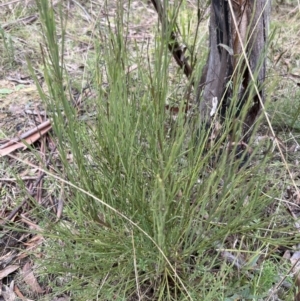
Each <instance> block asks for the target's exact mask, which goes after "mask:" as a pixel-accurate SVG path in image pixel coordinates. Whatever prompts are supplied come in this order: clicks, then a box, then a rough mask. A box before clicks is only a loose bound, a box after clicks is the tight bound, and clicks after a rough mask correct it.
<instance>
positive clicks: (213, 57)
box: [197, 0, 271, 141]
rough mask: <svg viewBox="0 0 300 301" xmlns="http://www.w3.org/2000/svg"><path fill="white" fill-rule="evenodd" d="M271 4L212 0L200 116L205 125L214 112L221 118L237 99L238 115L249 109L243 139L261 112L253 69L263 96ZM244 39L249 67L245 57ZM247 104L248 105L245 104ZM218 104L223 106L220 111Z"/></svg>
mask: <svg viewBox="0 0 300 301" xmlns="http://www.w3.org/2000/svg"><path fill="white" fill-rule="evenodd" d="M270 6H271V5H270V0H212V3H211V16H210V26H209V47H210V52H209V55H208V58H207V63H206V66H205V68H204V71H203V74H202V78H201V81H200V83H199V86H198V91H197V100H198V101H199V102H200V104H199V106H200V115H201V119H202V121H203V122H204V123H205V124H206V125H208V124H210V123H211V121H212V119H213V118H215V117H216V116H215V114H218V115H219V116H220V117H221V119H222V117H223V118H224V117H225V115H226V110H227V109H228V107H229V106H230V102H231V101H232V100H233V99H236V103H235V104H234V105H235V106H236V108H237V115H239V114H238V112H240V111H241V110H242V109H243V107H244V108H245V109H246V108H247V113H246V117H245V119H244V120H243V125H244V129H243V132H244V133H243V134H244V135H245V137H246V138H245V139H244V141H245V140H247V137H249V128H250V127H251V125H253V123H254V121H255V119H256V117H257V115H258V113H259V111H260V101H259V97H258V95H257V93H256V92H255V90H253V80H252V78H251V74H250V70H251V72H252V73H253V74H254V75H255V80H256V84H257V86H258V88H259V94H260V96H261V98H262V99H264V89H263V82H264V79H265V74H266V55H265V53H266V52H265V51H266V44H267V36H268V24H269V17H270ZM241 42H242V45H244V49H245V51H246V54H247V58H248V61H249V64H250V70H249V68H248V65H247V64H246V61H245V59H244V55H243V51H242V45H241ZM234 96H236V97H234ZM248 101H249V102H251V103H247V102H248ZM246 103H247V104H249V105H248V106H245V104H246ZM217 107H218V108H220V110H219V111H218V112H216V108H217Z"/></svg>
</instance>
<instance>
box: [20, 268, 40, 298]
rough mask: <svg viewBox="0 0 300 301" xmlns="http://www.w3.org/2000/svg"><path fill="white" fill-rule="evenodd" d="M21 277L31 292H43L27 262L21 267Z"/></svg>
mask: <svg viewBox="0 0 300 301" xmlns="http://www.w3.org/2000/svg"><path fill="white" fill-rule="evenodd" d="M23 279H24V281H25V283H26V284H27V285H29V286H30V288H31V289H32V291H33V292H35V293H38V294H42V293H44V290H43V289H42V288H41V286H40V285H39V283H38V282H37V280H36V278H35V276H34V274H33V272H32V270H31V265H30V263H29V262H27V263H26V264H25V265H24V267H23Z"/></svg>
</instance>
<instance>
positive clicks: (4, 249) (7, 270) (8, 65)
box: [0, 0, 300, 301]
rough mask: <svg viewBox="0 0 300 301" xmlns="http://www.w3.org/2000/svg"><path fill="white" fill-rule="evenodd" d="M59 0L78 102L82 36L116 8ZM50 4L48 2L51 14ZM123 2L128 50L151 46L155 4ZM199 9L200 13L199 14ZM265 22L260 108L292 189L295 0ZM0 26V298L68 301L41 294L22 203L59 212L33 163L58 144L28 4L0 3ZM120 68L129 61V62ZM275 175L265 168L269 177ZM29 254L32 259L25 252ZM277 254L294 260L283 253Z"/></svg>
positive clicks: (296, 142)
mask: <svg viewBox="0 0 300 301" xmlns="http://www.w3.org/2000/svg"><path fill="white" fill-rule="evenodd" d="M65 2H66V4H63V9H64V10H65V11H68V19H67V23H68V24H67V32H66V39H65V62H64V63H65V67H66V69H67V71H68V73H69V75H70V77H72V79H73V83H72V85H73V87H72V88H73V92H72V93H73V96H74V99H76V101H77V102H78V101H79V102H80V99H91V98H92V97H93V90H90V89H85V90H84V89H82V88H84V87H87V86H88V85H87V83H88V82H89V78H90V77H91V74H90V70H91V68H90V67H91V66H92V65H93V59H92V58H93V55H94V54H93V50H94V49H95V47H98V46H97V45H95V44H93V42H92V41H93V40H92V39H91V35H93V34H94V31H95V26H96V25H95V24H97V26H99V27H100V29H101V30H102V29H103V30H105V28H106V27H108V26H113V21H112V20H113V18H114V15H115V14H116V10H117V5H116V3H115V1H110V2H109V4H107V5H108V6H109V7H107V6H106V7H105V8H104V3H102V2H103V1H101V0H96V1H87V3H88V4H84V1H65ZM184 2H185V1H184ZM59 3H60V1H53V5H54V7H55V10H56V12H57V13H59V9H58V7H59ZM196 3H197V1H186V2H185V5H184V9H183V12H182V15H181V19H180V22H179V26H180V25H181V24H184V22H185V21H186V20H188V19H190V18H191V19H192V18H194V20H196V18H197V16H196V13H195V11H196ZM130 5H131V6H130V7H131V8H130V10H129V9H128V7H127V8H126V7H125V11H126V12H128V13H129V14H130V16H129V19H128V20H129V21H130V22H128V23H127V24H126V26H127V28H128V31H127V39H128V41H129V43H132V49H134V47H135V45H138V46H136V47H138V48H139V49H142V48H143V47H144V48H147V47H154V46H153V44H154V36H155V33H156V32H157V24H158V19H157V14H156V12H155V10H154V9H153V7H152V6H151V3H148V2H147V1H131V4H130ZM126 9H128V10H126ZM203 14H207V12H206V11H203ZM205 20H206V21H205V22H203V25H202V28H201V30H202V32H201V40H202V41H203V40H205V38H206V37H207V35H208V28H207V24H208V23H207V20H208V17H205ZM110 21H111V22H112V23H111V24H109V22H110ZM124 25H125V24H124ZM270 29H271V32H272V33H274V37H273V40H272V43H271V45H270V49H269V54H268V69H269V73H268V81H267V82H268V86H267V94H268V96H267V98H268V101H269V104H268V114H269V116H270V117H271V120H272V125H273V127H274V129H275V131H276V135H278V140H279V141H280V143H281V145H282V147H283V149H284V151H285V154H286V155H287V157H288V162H289V164H291V173H292V177H293V181H294V183H296V185H297V187H298V188H299V189H300V171H299V170H300V169H299V160H300V156H299V154H300V39H299V36H300V6H299V4H297V1H295V2H288V3H285V2H284V1H281V2H280V3H279V2H278V3H277V2H274V5H273V8H272V17H271V26H270ZM101 30H100V32H101ZM0 33H1V35H0V53H1V55H0V151H1V153H0V154H1V155H2V156H1V155H0V300H4V301H7V300H52V301H54V300H56V301H58V300H60V301H64V300H70V298H69V296H68V295H67V294H65V295H61V297H59V298H57V299H51V298H52V297H49V296H50V293H51V287H49V286H48V284H47V283H44V282H43V281H44V280H43V278H42V277H40V276H39V277H38V276H37V275H36V274H35V268H36V263H35V258H36V257H35V256H37V255H36V254H37V253H38V250H39V247H40V245H41V244H42V243H43V241H44V238H43V236H42V234H41V233H40V232H39V231H40V230H41V225H39V221H38V220H37V218H36V216H35V217H34V218H32V216H33V211H34V209H33V207H34V206H33V205H32V204H33V202H36V203H37V204H39V205H41V206H45V208H48V209H47V210H49V211H52V212H53V213H54V215H56V217H57V219H60V218H61V216H62V215H63V209H62V204H61V203H60V202H61V201H60V193H61V192H62V191H59V190H57V187H55V186H52V185H51V182H48V180H47V177H46V176H45V174H44V173H43V172H42V171H41V170H40V169H39V167H38V166H40V162H41V161H42V162H44V165H43V166H48V168H49V169H50V170H52V171H53V172H54V171H55V170H56V167H55V166H51V158H57V157H58V153H57V152H58V151H57V149H56V147H55V139H56V138H55V137H54V136H53V135H52V134H50V135H49V133H51V124H50V123H49V122H48V119H47V109H46V106H45V103H44V102H43V101H42V100H41V97H40V93H39V90H38V88H37V85H36V83H35V81H34V78H33V77H32V75H31V71H30V70H29V68H28V62H30V63H31V66H32V70H33V72H34V73H35V75H36V79H37V80H38V82H39V83H40V85H41V86H42V87H43V88H44V89H45V90H47V88H46V85H45V78H44V69H43V68H44V67H43V62H44V61H43V59H44V57H43V53H42V49H43V47H42V46H41V45H43V43H44V42H43V37H42V32H41V24H40V21H39V15H38V11H37V8H36V5H35V1H9V0H7V1H3V0H2V1H0ZM203 44H204V45H203V46H199V47H198V50H200V51H201V49H203V50H204V51H203V53H204V54H205V53H207V49H206V48H207V46H206V44H205V43H203ZM149 45H150V46H149ZM201 47H202V48H201ZM133 51H134V50H133ZM200 56H201V55H200ZM202 56H204V55H203V54H202ZM133 57H134V55H133ZM137 59H138V60H140V58H139V57H137ZM202 59H203V58H202ZM129 68H130V70H134V69H135V68H136V64H135V62H134V60H133V61H132V65H131V66H130V67H129ZM174 70H175V72H174ZM172 72H173V73H172ZM174 73H176V66H175V64H174V67H173V68H171V71H170V82H171V83H172V85H174V87H176V88H174V89H178V87H180V86H184V85H186V83H187V80H185V79H182V78H180V79H178V77H176V76H175V75H174ZM273 79H274V80H273ZM273 83H275V84H273ZM171 101H172V100H171ZM174 101H175V102H176V100H174ZM92 114H93V110H92V109H90V110H88V111H86V112H84V113H83V114H82V116H81V118H82V119H84V118H86V119H87V120H89V118H91V117H93V116H92ZM37 125H40V126H41V128H40V129H38V130H36V129H35V128H36V126H37ZM34 129H35V130H34ZM40 131H42V134H43V135H42V137H40V135H39V134H40ZM262 137H267V138H269V132H268V130H267V126H266V125H264V124H263V125H262V126H261V130H260V131H259V135H258V136H257V138H258V139H261V138H262ZM12 138H16V139H19V140H20V138H21V139H25V140H26V141H27V143H28V145H27V147H24V145H21V144H20V145H16V144H15V143H12ZM32 147H34V149H35V150H38V152H39V155H40V157H39V158H37V156H36V153H35V154H33V152H32ZM273 155H274V160H275V161H276V160H278V161H280V154H279V153H278V150H277V149H276V148H274V152H273ZM69 156H70V157H71V156H72V155H71V154H70V155H69ZM16 157H17V158H18V159H19V160H17V159H16ZM68 159H70V160H72V158H68ZM280 168H281V167H280ZM275 174H276V172H272V175H275ZM287 177H288V176H287ZM277 180H278V185H279V186H280V185H282V191H284V193H283V195H284V197H285V199H286V200H287V201H289V202H290V206H292V209H291V211H292V214H294V215H295V217H296V218H298V213H297V212H300V210H299V207H298V205H299V204H300V196H299V195H297V193H296V191H295V188H294V187H293V183H292V182H291V180H286V179H285V181H284V182H281V181H280V180H279V179H277ZM289 181H290V185H288V182H289ZM29 196H30V197H29ZM279 197H283V196H279ZM15 221H18V222H19V223H21V224H22V225H23V227H24V229H23V230H24V231H20V230H18V229H13V227H10V228H6V227H5V226H7V225H10V226H11V225H13V222H15ZM26 230H30V232H29V233H28V232H27V231H26ZM34 233H36V234H34ZM33 252H34V253H35V256H31V253H33ZM297 254H298V253H297ZM297 254H296V255H297ZM41 256H42V254H41ZM283 256H286V257H287V260H291V262H292V263H294V262H295V257H293V254H291V252H286V253H285V254H284V255H283ZM297 260H298V259H297ZM48 294H49V296H48ZM236 300H241V299H236ZM278 300H279V299H278ZM296 300H300V299H296Z"/></svg>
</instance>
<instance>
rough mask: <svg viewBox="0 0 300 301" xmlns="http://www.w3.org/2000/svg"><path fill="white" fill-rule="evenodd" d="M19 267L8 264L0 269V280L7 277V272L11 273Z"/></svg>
mask: <svg viewBox="0 0 300 301" xmlns="http://www.w3.org/2000/svg"><path fill="white" fill-rule="evenodd" d="M18 268H19V265H9V266H7V267H6V268H5V269H3V270H2V271H0V280H2V279H3V278H5V277H7V276H8V275H9V274H11V273H13V272H14V271H16V270H17V269H18Z"/></svg>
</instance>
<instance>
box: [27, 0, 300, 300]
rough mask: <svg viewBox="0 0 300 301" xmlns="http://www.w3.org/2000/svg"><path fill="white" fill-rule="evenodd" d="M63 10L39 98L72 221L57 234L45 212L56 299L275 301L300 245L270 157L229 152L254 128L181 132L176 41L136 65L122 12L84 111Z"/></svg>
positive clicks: (99, 42)
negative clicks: (76, 97)
mask: <svg viewBox="0 0 300 301" xmlns="http://www.w3.org/2000/svg"><path fill="white" fill-rule="evenodd" d="M49 2H50V1H48V0H40V1H36V3H37V5H38V9H39V13H40V21H41V26H42V32H43V37H44V44H43V46H42V50H43V60H44V78H45V82H46V86H47V89H46V90H44V89H43V88H42V87H41V86H39V84H38V81H37V85H38V88H39V92H40V96H41V98H42V99H43V100H44V102H45V104H46V105H47V111H48V113H49V114H50V116H51V121H52V125H53V130H54V133H53V136H54V137H55V139H57V143H58V150H59V154H60V161H61V166H62V168H60V167H57V169H56V170H55V172H56V175H59V177H60V179H61V180H57V188H58V190H61V191H62V193H61V197H63V198H64V212H63V217H62V218H61V219H59V220H58V221H56V222H55V221H54V218H53V219H51V217H49V213H48V212H46V213H45V210H44V209H43V208H41V209H40V212H38V213H39V214H40V215H41V216H42V217H43V218H44V220H43V222H44V224H45V227H44V229H43V235H44V237H45V238H46V240H45V244H44V246H43V253H44V258H43V259H41V261H40V267H41V268H40V271H39V272H40V276H49V285H50V286H51V288H52V292H53V295H56V296H59V295H60V294H62V293H67V294H69V295H70V296H71V298H72V300H126V301H127V300H128V301H129V300H177V301H179V300H208V301H209V300H237V299H241V300H263V298H266V297H267V296H268V294H269V290H270V289H271V288H272V286H273V285H274V284H276V283H277V282H278V281H280V279H281V277H283V276H285V275H284V271H282V270H281V268H280V267H279V266H280V264H279V259H278V253H277V251H276V250H277V247H278V246H280V245H284V246H292V245H295V244H297V242H299V240H300V236H299V233H298V232H297V231H296V229H295V228H294V226H293V221H292V219H291V218H290V220H289V218H288V216H287V215H284V218H283V215H282V212H284V210H285V209H284V207H283V204H282V202H280V201H276V202H277V203H276V204H275V205H274V200H275V198H276V197H278V195H280V194H281V191H279V189H278V186H277V182H275V181H274V182H272V181H269V179H270V173H267V172H266V170H267V167H268V166H269V165H268V164H269V163H270V162H269V159H268V158H269V156H267V155H261V154H260V152H259V149H254V150H253V152H252V154H251V156H250V158H249V160H248V161H247V162H246V163H245V162H244V161H246V159H247V158H246V154H243V155H242V156H240V157H241V158H238V156H237V155H236V153H237V152H238V146H237V142H238V139H237V141H233V142H235V144H234V143H233V144H232V145H233V149H232V150H229V149H228V148H227V146H226V145H227V140H226V139H227V137H228V135H229V133H232V132H233V131H234V132H235V133H239V132H240V128H239V127H240V124H233V123H232V122H230V121H228V122H225V123H224V131H223V132H222V133H221V134H220V138H219V139H218V140H216V141H214V142H212V141H210V139H211V136H210V134H209V133H207V131H205V130H204V129H201V126H200V122H199V120H198V117H197V116H194V117H191V118H190V119H189V120H188V121H187V120H186V116H185V115H184V112H183V111H184V110H180V112H179V114H178V116H177V118H176V120H173V118H172V116H170V114H169V113H168V112H167V111H166V110H165V105H166V103H168V101H169V100H170V96H171V97H172V99H174V98H175V99H176V95H174V90H176V88H175V87H174V86H172V85H171V84H170V80H169V72H170V68H172V67H170V66H172V65H171V57H170V53H169V51H168V48H167V44H168V43H167V41H166V39H165V38H166V37H165V36H164V37H162V36H160V35H159V33H158V34H157V36H156V39H155V44H154V45H152V46H151V47H152V48H151V50H149V52H148V53H146V55H145V52H147V50H144V52H143V51H142V50H140V49H137V48H138V47H137V46H136V45H135V46H136V50H135V53H133V49H134V47H133V46H132V45H129V44H128V43H127V40H126V35H127V31H126V27H124V26H123V22H122V21H123V19H124V18H125V17H126V11H125V10H124V9H123V7H122V6H121V5H120V6H119V7H118V14H117V17H116V19H115V20H114V21H112V20H110V22H108V23H109V25H110V26H108V28H106V31H105V32H104V31H102V32H101V33H100V34H99V36H98V37H97V39H96V38H95V37H94V39H95V40H94V41H93V42H94V45H95V51H94V52H93V53H92V54H90V56H89V59H88V60H89V64H88V65H87V68H88V71H87V72H89V73H90V74H92V76H91V77H92V79H91V86H92V88H93V91H94V96H93V98H92V99H89V100H87V102H86V103H83V109H81V110H78V107H77V106H76V105H74V101H73V98H72V94H71V88H72V87H73V86H74V84H76V83H74V80H72V78H70V77H69V76H68V73H67V71H66V69H65V63H64V55H63V54H64V50H65V31H66V25H67V19H68V16H66V15H65V14H64V12H63V10H62V8H60V9H59V8H58V9H57V10H56V12H57V14H55V12H54V10H53V8H52V7H51V5H50V3H49ZM57 20H59V21H57ZM183 21H184V20H183V19H182V22H183ZM111 22H114V23H113V24H112V23H111ZM58 37H59V39H58ZM139 55H140V57H139ZM136 56H137V57H138V58H136ZM133 62H135V63H136V64H137V68H136V70H134V71H133V72H129V67H130V66H131V65H132V63H133ZM29 64H30V62H29ZM199 64H202V65H203V62H202V63H201V62H199ZM32 72H33V70H32ZM180 76H182V75H181V73H180ZM77 85H78V83H77ZM176 91H177V90H176ZM180 93H181V94H182V91H178V95H180ZM177 103H178V106H179V107H180V108H183V106H184V101H183V100H182V101H177ZM232 103H234V100H233V101H232ZM231 110H232V114H233V115H234V114H235V110H234V109H233V108H230V111H231ZM82 112H83V113H82ZM195 115H197V114H195ZM229 120H230V116H229ZM236 136H238V135H236ZM252 140H254V139H252ZM249 162H251V164H250V163H249ZM271 205H272V206H271ZM288 294H291V292H285V295H288Z"/></svg>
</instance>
